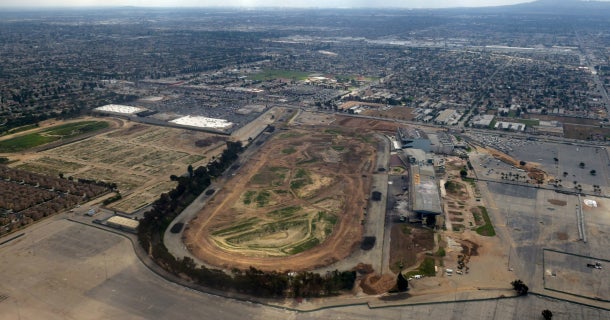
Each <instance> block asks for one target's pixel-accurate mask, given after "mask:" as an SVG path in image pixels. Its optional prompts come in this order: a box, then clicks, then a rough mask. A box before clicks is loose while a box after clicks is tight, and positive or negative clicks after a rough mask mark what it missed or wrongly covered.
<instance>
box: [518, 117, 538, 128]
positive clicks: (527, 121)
mask: <svg viewBox="0 0 610 320" xmlns="http://www.w3.org/2000/svg"><path fill="white" fill-rule="evenodd" d="M517 122H520V123H523V124H524V125H526V126H528V127H532V126H537V125H539V124H540V120H538V119H518V120H517Z"/></svg>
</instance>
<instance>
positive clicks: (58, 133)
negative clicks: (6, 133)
mask: <svg viewBox="0 0 610 320" xmlns="http://www.w3.org/2000/svg"><path fill="white" fill-rule="evenodd" d="M109 125H110V124H109V123H108V122H106V121H79V122H70V123H65V124H61V125H57V126H53V127H49V128H45V129H40V130H35V131H34V132H31V133H27V134H21V135H16V136H14V137H9V138H7V139H3V140H0V153H11V152H20V151H24V150H27V149H31V148H34V147H38V146H40V145H43V144H47V143H50V142H54V141H57V140H62V139H70V138H75V137H78V136H80V135H84V134H87V133H93V132H95V131H99V130H102V129H106V128H108V126H109Z"/></svg>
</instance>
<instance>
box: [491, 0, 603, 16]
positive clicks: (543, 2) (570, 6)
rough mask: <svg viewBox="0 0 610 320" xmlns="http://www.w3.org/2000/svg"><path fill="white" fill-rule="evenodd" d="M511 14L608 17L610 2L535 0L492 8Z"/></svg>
mask: <svg viewBox="0 0 610 320" xmlns="http://www.w3.org/2000/svg"><path fill="white" fill-rule="evenodd" d="M491 8H492V7H490V9H491ZM493 8H496V9H500V8H501V9H502V10H507V11H511V12H528V13H549V14H553V13H554V14H594V15H608V16H610V2H608V1H586V0H537V1H533V2H527V3H520V4H515V5H510V6H501V7H493Z"/></svg>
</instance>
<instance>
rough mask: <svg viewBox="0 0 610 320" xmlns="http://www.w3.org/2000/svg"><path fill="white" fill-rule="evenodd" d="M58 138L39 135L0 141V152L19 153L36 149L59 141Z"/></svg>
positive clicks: (32, 134)
mask: <svg viewBox="0 0 610 320" xmlns="http://www.w3.org/2000/svg"><path fill="white" fill-rule="evenodd" d="M59 139H60V138H58V137H47V136H42V135H40V134H38V133H31V134H26V135H24V136H20V137H15V138H12V139H8V140H4V141H0V152H7V153H10V152H19V151H23V150H27V149H30V148H34V147H37V146H40V145H43V144H46V143H50V142H53V141H56V140H59Z"/></svg>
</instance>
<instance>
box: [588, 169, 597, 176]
mask: <svg viewBox="0 0 610 320" xmlns="http://www.w3.org/2000/svg"><path fill="white" fill-rule="evenodd" d="M589 173H590V174H591V175H592V176H594V175H596V174H597V171H595V170H591V171H589Z"/></svg>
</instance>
